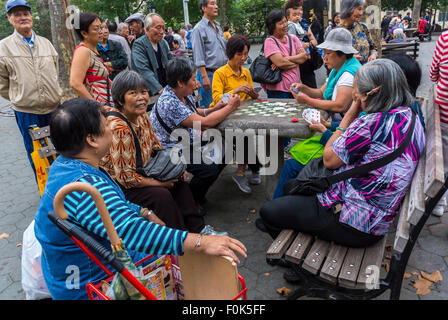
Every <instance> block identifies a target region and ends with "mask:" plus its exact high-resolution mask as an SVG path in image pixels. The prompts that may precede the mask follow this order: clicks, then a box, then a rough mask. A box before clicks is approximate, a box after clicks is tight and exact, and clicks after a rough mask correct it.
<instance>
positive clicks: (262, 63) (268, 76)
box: [249, 35, 292, 84]
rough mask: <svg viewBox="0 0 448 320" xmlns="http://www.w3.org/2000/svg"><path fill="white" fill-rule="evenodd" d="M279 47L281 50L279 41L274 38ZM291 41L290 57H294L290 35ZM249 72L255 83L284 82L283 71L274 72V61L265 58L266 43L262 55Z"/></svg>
mask: <svg viewBox="0 0 448 320" xmlns="http://www.w3.org/2000/svg"><path fill="white" fill-rule="evenodd" d="M272 39H273V40H274V41H275V43H276V44H277V46H278V47H279V48H280V46H279V44H278V42H277V40H276V39H275V38H274V37H272ZM288 39H289V55H290V56H291V55H292V41H291V37H290V36H289V35H288ZM249 71H250V73H251V76H252V80H253V81H254V82H258V83H263V84H277V83H279V82H280V81H281V80H282V70H281V69H279V68H277V69H275V70H272V61H271V60H270V59H268V58H266V57H265V56H264V43H263V46H262V47H261V51H260V54H259V55H258V57H256V58H255V60H254V61H253V62H252V64H251V65H250V67H249Z"/></svg>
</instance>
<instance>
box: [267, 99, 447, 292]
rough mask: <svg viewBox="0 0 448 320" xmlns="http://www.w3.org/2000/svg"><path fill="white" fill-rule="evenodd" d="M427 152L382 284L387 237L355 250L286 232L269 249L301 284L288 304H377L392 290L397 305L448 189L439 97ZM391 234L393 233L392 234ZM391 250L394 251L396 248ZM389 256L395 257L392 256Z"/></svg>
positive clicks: (429, 105) (426, 106)
mask: <svg viewBox="0 0 448 320" xmlns="http://www.w3.org/2000/svg"><path fill="white" fill-rule="evenodd" d="M422 108H423V110H424V112H425V110H426V112H425V122H426V133H425V134H426V147H425V152H424V154H423V155H422V157H421V158H420V160H419V163H418V166H417V168H416V170H415V173H414V176H413V179H412V183H411V185H410V188H409V190H408V192H407V194H406V196H405V198H404V200H403V202H402V205H401V208H400V211H399V214H398V215H397V219H398V223H397V228H396V231H395V235H394V244H393V249H394V251H395V252H394V253H393V256H392V257H391V261H390V267H389V270H387V274H386V275H385V277H384V278H382V279H380V276H381V275H380V272H379V271H380V270H381V268H382V262H383V257H384V255H385V252H386V250H385V247H386V236H385V237H384V238H383V239H382V240H380V241H379V242H378V243H376V244H375V245H373V246H371V247H367V248H350V247H344V246H341V245H337V244H335V243H330V242H327V241H323V240H321V239H318V238H316V237H313V236H311V235H309V234H305V233H297V232H295V231H293V230H283V231H281V232H280V234H279V235H278V237H277V238H276V239H275V240H274V242H273V243H272V244H271V246H270V247H269V249H268V251H267V254H266V260H267V262H268V263H269V264H276V263H277V262H278V261H279V259H281V258H282V257H284V258H285V260H286V261H287V262H288V264H289V265H290V266H291V267H292V269H293V270H294V272H295V273H296V274H297V276H298V278H299V279H300V282H299V284H300V287H299V288H298V289H297V290H296V291H295V292H294V293H292V294H291V295H289V296H288V299H289V300H295V299H297V298H299V297H301V296H308V297H319V298H324V299H335V300H336V299H372V298H375V297H377V296H379V295H381V294H382V293H384V292H385V291H386V290H388V289H390V290H391V292H390V299H391V300H398V299H399V298H400V291H401V286H402V281H403V276H404V273H405V269H406V265H407V263H408V260H409V257H410V255H411V252H412V249H413V247H414V245H415V243H416V241H417V238H418V236H419V234H420V232H421V230H422V228H423V226H424V225H425V223H426V221H427V219H428V218H429V216H430V214H431V212H432V210H433V209H434V207H435V206H436V204H437V202H438V201H439V200H440V199H441V197H442V196H443V194H444V193H445V191H446V190H447V188H448V179H447V180H445V177H444V168H443V150H442V138H441V131H440V116H439V106H438V105H437V104H436V103H434V92H433V90H431V94H430V96H429V97H428V98H425V99H424V100H423V105H422ZM390 233H392V231H390ZM388 247H390V249H392V245H391V244H389V245H388ZM389 254H390V253H389Z"/></svg>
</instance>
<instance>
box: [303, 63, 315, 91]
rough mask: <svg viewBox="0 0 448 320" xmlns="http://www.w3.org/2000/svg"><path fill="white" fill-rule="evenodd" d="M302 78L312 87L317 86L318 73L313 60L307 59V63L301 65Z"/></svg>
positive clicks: (304, 82)
mask: <svg viewBox="0 0 448 320" xmlns="http://www.w3.org/2000/svg"><path fill="white" fill-rule="evenodd" d="M299 68H300V80H301V81H302V83H303V84H304V85H306V86H308V87H310V88H317V82H316V75H315V74H314V68H313V64H312V63H311V61H309V60H307V61H306V62H305V63H302V64H300V65H299Z"/></svg>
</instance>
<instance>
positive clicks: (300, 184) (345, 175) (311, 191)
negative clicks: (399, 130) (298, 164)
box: [283, 112, 416, 195]
mask: <svg viewBox="0 0 448 320" xmlns="http://www.w3.org/2000/svg"><path fill="white" fill-rule="evenodd" d="M415 118H416V116H415V113H414V112H412V123H411V126H410V129H409V131H408V133H407V134H406V138H405V140H404V141H403V142H402V143H401V145H400V147H399V148H398V149H396V150H395V151H394V152H392V153H390V154H388V155H387V156H385V157H383V158H380V159H377V160H375V161H372V162H370V163H366V164H364V165H362V166H359V167H354V168H352V169H350V170H347V171H343V172H340V173H338V174H335V175H333V170H329V169H327V168H326V167H325V166H324V160H323V158H322V157H320V158H316V159H314V160H312V161H310V162H309V163H308V164H307V165H306V166H305V167H304V168H303V169H302V171H300V173H299V174H298V175H297V177H296V178H295V179H290V180H288V181H287V182H286V183H285V185H284V186H283V194H284V195H294V194H302V195H315V194H318V193H323V192H325V191H326V190H328V189H329V188H330V186H331V185H333V184H335V183H338V182H340V181H344V180H347V179H350V178H355V177H360V176H364V175H366V174H368V173H369V172H371V171H373V170H377V169H379V168H381V167H384V166H385V165H387V164H389V163H390V162H392V161H394V160H395V159H396V158H398V157H399V156H400V155H401V154H403V152H404V151H405V149H406V148H407V147H408V146H409V143H410V142H411V138H412V134H413V133H414V127H415Z"/></svg>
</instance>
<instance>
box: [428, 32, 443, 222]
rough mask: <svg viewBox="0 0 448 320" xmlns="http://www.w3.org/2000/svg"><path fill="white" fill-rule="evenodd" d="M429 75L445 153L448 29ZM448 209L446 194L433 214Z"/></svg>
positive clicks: (441, 38)
mask: <svg viewBox="0 0 448 320" xmlns="http://www.w3.org/2000/svg"><path fill="white" fill-rule="evenodd" d="M429 75H430V77H431V80H432V81H433V82H437V94H436V99H435V101H436V102H437V103H438V104H439V105H440V109H439V110H440V126H441V129H442V139H443V153H444V154H448V31H445V32H443V33H442V34H441V35H440V37H439V40H438V41H437V44H436V50H435V52H434V57H433V60H432V65H431V70H430V71H429ZM444 161H445V173H448V157H444ZM446 209H448V206H447V199H446V194H445V197H443V198H442V199H441V200H440V202H439V205H438V206H436V208H434V211H433V214H435V215H437V216H441V215H443V212H444V210H445V211H446Z"/></svg>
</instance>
